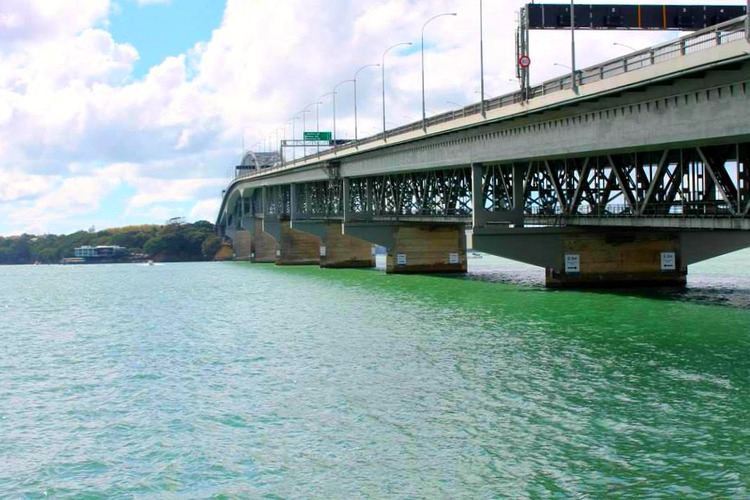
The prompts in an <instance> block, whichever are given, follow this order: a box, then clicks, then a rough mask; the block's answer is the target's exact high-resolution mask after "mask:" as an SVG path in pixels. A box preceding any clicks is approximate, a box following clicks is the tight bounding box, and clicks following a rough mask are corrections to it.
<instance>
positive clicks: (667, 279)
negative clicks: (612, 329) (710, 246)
mask: <svg viewBox="0 0 750 500" xmlns="http://www.w3.org/2000/svg"><path fill="white" fill-rule="evenodd" d="M562 253H563V255H562V265H561V266H559V267H556V268H550V267H547V272H546V280H545V284H546V286H547V287H550V288H566V287H567V288H586V287H595V288H609V287H654V286H684V285H686V284H687V266H686V265H683V264H682V262H681V261H682V259H681V248H680V242H679V236H678V234H676V233H669V232H659V231H633V232H629V231H617V232H606V231H599V230H588V231H585V232H575V233H568V234H565V235H563V237H562Z"/></svg>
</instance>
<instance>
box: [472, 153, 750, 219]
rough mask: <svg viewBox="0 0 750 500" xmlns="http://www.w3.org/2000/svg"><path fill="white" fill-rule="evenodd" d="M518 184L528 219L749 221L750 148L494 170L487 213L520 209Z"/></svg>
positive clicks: (485, 188)
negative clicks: (712, 218)
mask: <svg viewBox="0 0 750 500" xmlns="http://www.w3.org/2000/svg"><path fill="white" fill-rule="evenodd" d="M521 172H522V173H523V174H522V175H523V179H519V178H517V177H518V176H519V175H520V173H521ZM514 174H515V177H516V178H514ZM514 182H523V193H524V199H523V206H524V213H525V214H527V215H561V216H572V215H575V216H587V215H590V216H602V215H606V216H627V217H638V216H669V215H681V216H705V215H711V216H726V217H748V214H749V212H750V144H747V143H743V144H732V145H722V146H704V147H695V148H683V149H669V150H662V151H649V152H637V153H624V154H608V155H602V156H590V157H585V158H568V159H555V160H540V161H531V162H515V163H511V164H504V165H493V166H489V167H486V168H485V170H484V174H483V179H482V195H483V197H484V200H483V206H484V208H485V209H486V210H488V211H490V212H493V211H503V210H510V209H511V208H512V207H514V206H516V203H515V200H514V199H513V185H514Z"/></svg>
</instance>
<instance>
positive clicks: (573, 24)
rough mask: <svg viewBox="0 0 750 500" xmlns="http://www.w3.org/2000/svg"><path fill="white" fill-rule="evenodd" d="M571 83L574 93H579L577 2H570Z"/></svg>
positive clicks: (573, 0) (571, 0) (572, 0)
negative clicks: (577, 74)
mask: <svg viewBox="0 0 750 500" xmlns="http://www.w3.org/2000/svg"><path fill="white" fill-rule="evenodd" d="M570 81H571V85H572V87H573V92H578V84H577V83H576V16H575V0H570Z"/></svg>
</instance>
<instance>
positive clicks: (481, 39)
mask: <svg viewBox="0 0 750 500" xmlns="http://www.w3.org/2000/svg"><path fill="white" fill-rule="evenodd" d="M479 81H480V88H481V89H482V117H483V118H487V110H486V109H485V107H484V22H483V21H482V0H479Z"/></svg>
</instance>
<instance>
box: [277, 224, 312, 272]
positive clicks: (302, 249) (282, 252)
mask: <svg viewBox="0 0 750 500" xmlns="http://www.w3.org/2000/svg"><path fill="white" fill-rule="evenodd" d="M279 226H280V237H279V238H278V239H277V240H276V264H278V265H280V266H292V265H318V264H320V246H321V241H320V238H318V237H317V236H314V235H312V234H310V233H305V232H303V231H299V230H297V229H293V228H292V227H290V224H289V221H288V220H285V221H281V222H279Z"/></svg>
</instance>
